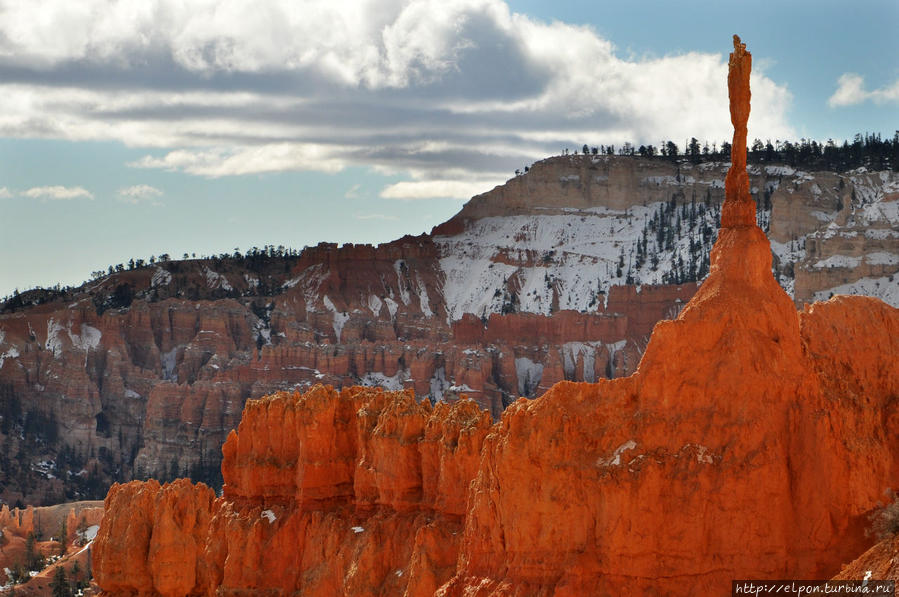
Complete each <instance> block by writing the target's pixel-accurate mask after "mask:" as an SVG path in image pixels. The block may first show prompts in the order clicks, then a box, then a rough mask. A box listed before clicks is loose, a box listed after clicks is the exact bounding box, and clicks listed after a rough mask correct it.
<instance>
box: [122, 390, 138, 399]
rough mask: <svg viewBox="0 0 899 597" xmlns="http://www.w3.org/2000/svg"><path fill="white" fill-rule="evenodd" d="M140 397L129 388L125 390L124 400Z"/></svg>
mask: <svg viewBox="0 0 899 597" xmlns="http://www.w3.org/2000/svg"><path fill="white" fill-rule="evenodd" d="M140 397H141V395H140V394H138V393H137V392H135V391H134V390H132V389H131V388H125V398H140Z"/></svg>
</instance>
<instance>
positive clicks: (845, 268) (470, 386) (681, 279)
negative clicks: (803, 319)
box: [0, 155, 899, 503]
mask: <svg viewBox="0 0 899 597" xmlns="http://www.w3.org/2000/svg"><path fill="white" fill-rule="evenodd" d="M729 170H730V165H729V164H725V163H714V162H708V163H699V164H695V163H692V162H691V161H690V160H687V159H684V160H671V159H666V158H653V159H648V158H638V157H631V156H585V155H577V156H571V155H566V156H557V157H553V158H549V159H547V160H544V161H541V162H538V163H537V164H535V165H534V166H533V167H532V168H531V169H530V171H529V172H528V173H527V174H524V175H521V176H517V177H515V178H513V179H512V180H510V181H509V182H507V183H506V184H505V185H503V186H500V187H497V188H496V189H493V190H492V191H490V192H488V193H485V194H482V195H479V196H477V197H474V198H473V199H472V200H471V201H469V202H468V203H467V204H466V205H465V206H464V207H463V208H462V210H461V211H460V212H459V214H458V215H456V216H455V217H453V218H452V219H450V220H449V221H448V222H446V223H444V224H442V225H440V226H438V227H437V228H435V229H434V231H432V233H431V234H430V235H422V236H419V237H405V238H403V239H399V240H397V241H395V242H392V243H387V244H384V245H381V246H378V247H371V246H367V245H344V246H342V247H338V246H337V245H333V244H321V245H319V246H317V247H311V248H308V249H306V250H305V251H303V252H302V254H301V255H298V256H295V255H290V256H284V257H280V256H279V257H276V258H270V259H255V258H254V259H216V260H187V261H164V262H157V263H155V264H153V265H152V266H149V267H146V268H143V269H136V270H133V271H123V272H115V273H113V274H111V275H109V276H106V277H103V278H101V279H99V280H97V281H95V282H92V283H91V284H88V285H86V286H85V287H83V288H81V289H79V290H78V291H76V292H74V293H73V294H71V296H60V297H57V298H56V299H53V300H49V299H50V298H51V297H50V295H47V296H43V297H42V296H37V295H36V294H35V293H33V292H32V293H26V295H23V298H22V299H21V300H19V301H18V302H17V305H18V306H15V305H12V304H11V303H7V305H6V306H5V312H4V313H2V314H0V447H2V450H0V499H2V500H5V501H7V502H9V503H16V502H17V501H21V502H22V503H26V502H28V503H54V502H59V501H63V500H66V499H77V498H81V497H98V496H101V495H102V494H103V492H104V491H105V490H106V487H108V485H109V483H111V482H112V481H124V480H128V479H133V478H147V477H150V476H152V477H158V478H161V479H173V478H175V477H178V476H182V475H189V476H190V477H191V478H193V479H194V480H205V481H207V482H209V483H211V484H214V485H218V484H219V483H220V482H221V479H220V477H219V473H218V471H219V467H220V463H221V454H220V453H219V446H220V445H221V444H222V442H223V441H224V440H225V438H226V437H227V434H228V432H229V431H230V430H231V429H234V428H236V426H237V423H238V421H239V420H240V416H241V411H242V409H243V406H244V404H245V402H246V401H247V400H248V399H250V398H256V397H259V396H262V395H265V394H270V393H273V392H277V391H292V390H294V389H300V390H302V389H306V388H309V387H311V386H312V385H314V384H316V383H326V384H331V385H334V386H335V387H348V386H351V385H354V384H361V385H369V386H373V385H380V386H384V387H387V388H389V389H392V390H400V389H413V390H414V391H415V394H416V396H418V397H419V398H424V397H428V398H429V399H430V400H431V401H433V402H438V401H454V400H456V399H458V397H459V396H460V394H463V393H464V394H467V395H469V396H470V397H472V398H473V399H474V400H475V401H477V402H478V403H479V404H480V405H481V406H482V407H483V408H486V409H488V410H489V411H490V413H491V415H492V416H493V417H494V419H497V418H498V417H499V416H500V415H501V413H502V411H503V409H504V408H506V407H507V406H508V405H509V404H511V403H512V402H514V401H515V400H516V399H517V398H518V397H519V396H526V397H534V396H537V395H539V394H541V393H543V392H545V391H547V390H548V389H549V388H550V387H551V386H552V385H553V384H555V383H556V382H558V381H562V380H568V381H586V382H595V381H597V380H599V379H601V378H616V377H622V376H626V375H629V374H631V373H633V372H634V370H635V368H636V365H637V363H638V362H639V359H640V356H641V355H642V353H643V350H644V349H645V347H646V344H647V341H648V338H649V334H650V332H651V330H652V328H653V326H654V325H655V323H656V322H657V321H659V320H661V319H670V318H673V317H676V316H677V314H678V312H679V311H680V309H681V308H683V306H684V305H685V304H686V303H687V301H688V300H690V298H691V297H692V296H693V294H694V292H695V291H696V288H697V282H696V281H694V280H701V279H703V278H704V277H705V276H706V275H708V270H709V264H710V254H711V248H712V244H713V243H714V241H715V239H716V236H717V228H718V224H719V222H720V220H721V218H722V213H721V203H722V201H723V199H724V181H725V178H726V177H727V176H728V174H729ZM747 191H748V193H749V194H750V195H751V196H752V197H754V198H755V199H756V201H757V204H758V206H757V207H756V208H754V209H755V213H754V216H755V219H756V221H758V222H760V224H761V226H762V229H767V230H768V235H769V237H770V240H771V247H772V252H773V270H774V272H775V275H776V277H777V279H778V280H779V282H780V283H781V284H782V285H783V286H784V288H785V289H786V290H787V292H788V294H791V295H792V296H793V299H794V302H795V303H796V304H797V305H800V306H801V305H802V304H803V303H804V302H808V301H812V300H823V299H826V298H828V297H829V296H831V294H832V293H835V292H836V293H845V294H853V293H855V294H868V295H872V296H877V297H880V298H883V299H884V300H885V301H886V302H888V303H890V304H892V305H893V306H897V305H899V277H897V275H899V232H897V226H899V178H897V174H896V173H895V172H888V171H885V172H865V171H862V170H855V171H852V172H849V173H846V174H837V173H826V172H813V173H809V172H802V171H800V170H797V169H795V168H790V167H787V166H784V165H778V164H766V165H751V166H750V167H749V170H748V189H747ZM38 294H39V293H38ZM45 299H47V302H43V303H41V302H40V301H42V300H45ZM35 303H40V304H35ZM6 307H8V308H6Z"/></svg>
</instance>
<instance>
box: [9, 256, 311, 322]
mask: <svg viewBox="0 0 899 597" xmlns="http://www.w3.org/2000/svg"><path fill="white" fill-rule="evenodd" d="M302 253H303V250H302V249H294V248H291V247H284V246H283V245H279V246H277V247H275V246H274V245H265V246H264V247H263V248H261V249H260V248H259V247H251V248H250V249H248V250H247V251H246V252H244V253H241V251H240V249H239V248H238V247H235V248H234V251H233V252H231V253H220V254H218V255H205V254H200V255H198V254H197V253H190V254H188V253H184V254H183V255H182V256H181V259H180V260H177V259H174V258H172V257H171V256H170V255H169V254H168V253H161V254H160V255H158V256H156V255H151V256H150V257H149V258H147V259H142V258H137V259H135V258H131V259H129V260H128V261H127V262H125V263H118V264H115V265H110V266H108V267H107V268H106V269H104V270H97V271H93V272H91V277H90V280H86V281H85V282H83V283H82V284H80V285H78V286H61V285H59V284H56V285H55V286H50V287H48V288H32V289H29V290H25V291H22V292H20V291H19V290H18V289H16V290H15V291H14V292H13V293H12V294H11V295H9V296H5V297H3V298H0V313H8V312H13V311H17V310H19V309H22V308H25V307H30V306H34V305H41V304H44V303H48V302H50V301H54V300H57V299H61V300H69V299H71V298H72V296H73V295H74V293H75V292H76V291H78V290H79V289H81V288H82V287H83V286H84V285H85V284H88V283H90V282H93V281H95V280H99V279H101V278H103V277H104V276H111V275H113V274H120V273H124V272H130V271H136V270H141V269H145V268H150V267H156V266H159V265H161V264H163V263H165V264H166V266H165V269H166V271H168V272H170V273H173V274H176V273H179V272H180V271H181V270H182V269H183V268H185V267H188V266H189V264H190V262H202V263H205V264H207V265H210V266H213V267H221V266H222V265H223V264H232V265H235V266H238V267H241V268H243V269H246V270H248V271H250V272H256V273H262V272H264V271H270V270H272V269H275V270H283V271H285V272H286V271H290V268H291V267H292V266H293V264H294V263H296V261H297V260H298V259H299V258H300V256H301V255H302ZM123 292H125V291H123ZM260 294H261V295H266V294H274V291H272V292H271V293H268V292H266V289H265V288H264V287H263V288H260ZM113 298H114V299H115V302H118V303H130V302H131V298H132V297H131V296H116V297H113Z"/></svg>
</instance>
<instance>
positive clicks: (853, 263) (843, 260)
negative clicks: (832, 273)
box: [812, 255, 862, 269]
mask: <svg viewBox="0 0 899 597" xmlns="http://www.w3.org/2000/svg"><path fill="white" fill-rule="evenodd" d="M861 261H862V260H861V258H860V257H849V256H848V255H831V256H830V257H828V258H827V259H821V260H820V261H817V262H815V265H813V266H812V267H814V268H817V269H821V268H825V267H849V268H854V267H858V265H859V263H861Z"/></svg>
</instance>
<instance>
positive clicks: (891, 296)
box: [814, 273, 899, 308]
mask: <svg viewBox="0 0 899 597" xmlns="http://www.w3.org/2000/svg"><path fill="white" fill-rule="evenodd" d="M891 278H892V279H891ZM835 294H850V295H864V296H873V297H875V298H879V299H880V300H882V301H883V302H885V303H886V304H888V305H891V306H893V307H896V308H899V273H897V274H894V275H892V276H883V277H880V278H861V279H859V280H856V281H855V282H850V283H849V284H841V285H840V286H834V287H833V288H828V289H826V290H820V291H818V292H816V293H815V297H814V299H815V300H816V301H826V300H827V299H829V298H830V297H831V296H833V295H835Z"/></svg>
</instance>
